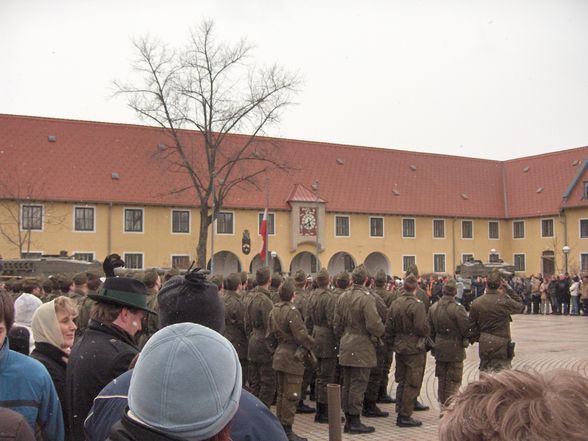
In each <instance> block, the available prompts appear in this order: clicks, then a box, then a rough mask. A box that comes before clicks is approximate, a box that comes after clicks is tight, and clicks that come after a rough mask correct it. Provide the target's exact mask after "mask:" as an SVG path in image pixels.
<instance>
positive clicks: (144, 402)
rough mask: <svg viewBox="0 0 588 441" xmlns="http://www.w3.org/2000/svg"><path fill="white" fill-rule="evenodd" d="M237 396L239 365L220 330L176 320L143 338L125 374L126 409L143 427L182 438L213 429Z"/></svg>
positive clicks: (225, 419) (195, 440) (193, 440)
mask: <svg viewBox="0 0 588 441" xmlns="http://www.w3.org/2000/svg"><path fill="white" fill-rule="evenodd" d="M240 397H241V365H240V364H239V357H238V356H237V352H236V351H235V348H234V347H233V345H232V344H231V343H230V342H229V341H228V340H227V339H226V338H225V337H223V336H222V335H220V334H219V333H217V332H215V331H213V330H212V329H209V328H207V327H204V326H201V325H196V324H194V323H178V324H175V325H170V326H167V327H166V328H163V329H161V330H160V331H158V332H156V333H155V334H154V335H153V337H151V339H150V340H149V341H148V342H147V344H146V345H145V347H144V348H143V351H141V355H140V356H139V360H138V361H137V365H136V366H135V370H134V371H133V376H132V378H131V385H130V388H129V409H130V411H131V412H132V414H133V415H134V416H136V417H137V418H138V419H139V420H140V421H141V422H143V423H144V424H146V425H147V426H150V427H153V428H155V429H156V430H159V431H160V432H163V433H164V434H167V435H169V436H171V437H174V438H180V439H184V440H187V441H201V440H205V439H208V438H211V437H212V436H214V435H216V434H217V433H219V432H220V431H221V430H222V429H223V428H224V427H225V426H226V425H227V424H228V423H229V422H230V421H231V419H232V418H233V416H234V415H235V413H236V412H237V408H238V407H239V399H240Z"/></svg>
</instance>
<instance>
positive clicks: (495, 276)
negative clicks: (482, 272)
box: [486, 269, 502, 285]
mask: <svg viewBox="0 0 588 441" xmlns="http://www.w3.org/2000/svg"><path fill="white" fill-rule="evenodd" d="M486 281H487V283H489V284H492V285H499V284H500V282H501V281H502V276H501V275H500V271H498V270H496V269H494V270H492V271H491V272H490V274H488V277H487V278H486Z"/></svg>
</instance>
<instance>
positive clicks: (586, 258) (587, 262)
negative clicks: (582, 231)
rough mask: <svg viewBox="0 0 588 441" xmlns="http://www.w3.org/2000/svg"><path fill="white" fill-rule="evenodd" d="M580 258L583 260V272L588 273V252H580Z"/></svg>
mask: <svg viewBox="0 0 588 441" xmlns="http://www.w3.org/2000/svg"><path fill="white" fill-rule="evenodd" d="M580 260H581V266H582V272H583V273H587V272H588V254H586V253H582V254H580Z"/></svg>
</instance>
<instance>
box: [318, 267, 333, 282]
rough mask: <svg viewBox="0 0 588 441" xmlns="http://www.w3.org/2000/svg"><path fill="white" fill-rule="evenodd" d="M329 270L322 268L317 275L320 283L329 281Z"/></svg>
mask: <svg viewBox="0 0 588 441" xmlns="http://www.w3.org/2000/svg"><path fill="white" fill-rule="evenodd" d="M329 277H330V276H329V272H328V271H327V269H326V268H323V269H321V270H320V271H319V272H318V274H317V275H316V281H317V282H318V283H326V282H328V281H329Z"/></svg>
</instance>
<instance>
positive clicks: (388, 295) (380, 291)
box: [372, 286, 396, 309]
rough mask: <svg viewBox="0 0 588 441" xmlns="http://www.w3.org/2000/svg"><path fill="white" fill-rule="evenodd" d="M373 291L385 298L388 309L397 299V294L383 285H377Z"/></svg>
mask: <svg viewBox="0 0 588 441" xmlns="http://www.w3.org/2000/svg"><path fill="white" fill-rule="evenodd" d="M372 291H373V292H374V294H377V295H378V296H380V297H381V298H382V300H384V303H385V304H386V309H388V308H390V305H391V304H392V302H393V301H394V300H396V295H395V294H394V293H392V292H391V291H388V290H387V289H386V288H384V287H383V286H381V287H376V288H374V289H373V290H372Z"/></svg>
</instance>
